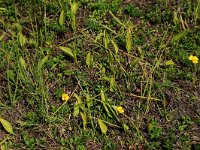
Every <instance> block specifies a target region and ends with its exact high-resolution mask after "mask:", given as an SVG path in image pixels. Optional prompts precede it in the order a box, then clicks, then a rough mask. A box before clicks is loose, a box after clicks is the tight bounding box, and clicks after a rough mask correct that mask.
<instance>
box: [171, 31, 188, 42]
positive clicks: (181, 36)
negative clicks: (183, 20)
mask: <svg viewBox="0 0 200 150" xmlns="http://www.w3.org/2000/svg"><path fill="white" fill-rule="evenodd" d="M186 34H187V30H184V31H182V32H180V33H178V34H176V35H174V37H173V38H172V41H173V42H176V41H179V40H180V39H181V38H183V37H184V36H186Z"/></svg>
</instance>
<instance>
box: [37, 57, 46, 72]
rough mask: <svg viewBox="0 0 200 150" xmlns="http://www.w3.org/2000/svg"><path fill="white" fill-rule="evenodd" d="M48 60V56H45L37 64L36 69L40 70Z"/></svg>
mask: <svg viewBox="0 0 200 150" xmlns="http://www.w3.org/2000/svg"><path fill="white" fill-rule="evenodd" d="M47 60H48V56H45V57H44V58H43V59H41V60H40V61H39V62H38V69H42V67H43V65H44V64H45V62H46V61H47Z"/></svg>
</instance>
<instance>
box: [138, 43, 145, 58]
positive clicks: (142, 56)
mask: <svg viewBox="0 0 200 150" xmlns="http://www.w3.org/2000/svg"><path fill="white" fill-rule="evenodd" d="M138 51H139V52H140V58H141V59H142V60H143V59H144V51H143V50H142V48H141V47H139V46H138Z"/></svg>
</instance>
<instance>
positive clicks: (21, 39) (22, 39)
mask: <svg viewBox="0 0 200 150" xmlns="http://www.w3.org/2000/svg"><path fill="white" fill-rule="evenodd" d="M18 38H19V44H20V46H21V47H23V46H24V44H25V43H26V37H25V36H24V35H23V34H22V33H21V32H19V33H18Z"/></svg>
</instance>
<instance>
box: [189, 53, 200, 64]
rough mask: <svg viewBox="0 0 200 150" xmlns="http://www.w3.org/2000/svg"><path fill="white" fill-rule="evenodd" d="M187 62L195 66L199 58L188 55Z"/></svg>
mask: <svg viewBox="0 0 200 150" xmlns="http://www.w3.org/2000/svg"><path fill="white" fill-rule="evenodd" d="M189 60H191V61H192V62H193V64H197V63H198V61H199V58H198V57H197V56H193V55H190V57H189Z"/></svg>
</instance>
